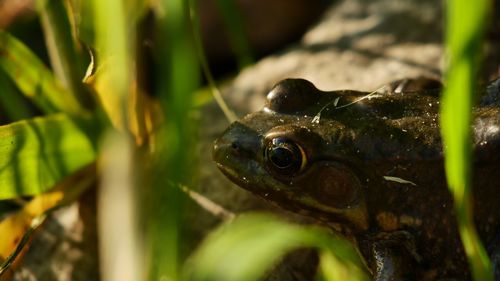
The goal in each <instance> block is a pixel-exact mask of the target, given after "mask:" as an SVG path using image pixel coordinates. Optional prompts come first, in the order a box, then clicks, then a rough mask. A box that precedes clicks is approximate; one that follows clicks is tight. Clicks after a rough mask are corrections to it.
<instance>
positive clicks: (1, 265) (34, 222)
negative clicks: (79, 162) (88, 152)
mask: <svg viewBox="0 0 500 281" xmlns="http://www.w3.org/2000/svg"><path fill="white" fill-rule="evenodd" d="M95 181H96V171H95V164H94V163H92V164H90V165H87V166H85V167H84V168H82V169H80V170H79V171H78V172H76V173H75V174H73V175H71V176H70V177H68V178H66V179H64V180H63V181H62V182H60V183H58V184H57V186H56V187H55V188H54V190H52V191H51V192H48V193H45V194H42V195H40V196H37V197H35V198H33V199H32V200H30V201H29V202H28V203H27V204H26V205H25V206H24V207H23V208H22V209H21V210H20V211H18V212H16V213H14V214H12V215H10V216H8V217H6V218H5V219H4V220H2V221H1V222H0V233H1V234H2V239H1V241H0V280H4V279H3V278H4V276H6V275H9V273H11V272H13V271H14V270H15V267H16V265H17V264H19V262H20V259H22V256H23V255H24V253H25V252H26V248H28V247H27V245H28V244H29V242H30V241H31V238H32V234H33V233H34V231H35V230H36V228H37V227H38V226H40V224H41V223H42V222H43V221H44V218H45V216H46V215H47V214H48V213H50V212H51V211H53V210H55V208H57V207H60V206H63V205H67V204H70V203H72V202H74V201H75V200H77V199H78V197H79V196H80V195H81V194H82V193H83V192H84V191H85V190H87V189H88V188H89V187H90V186H92V185H93V184H95ZM5 280H9V279H8V278H7V277H5Z"/></svg>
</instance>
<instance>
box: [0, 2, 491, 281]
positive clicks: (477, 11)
mask: <svg viewBox="0 0 500 281" xmlns="http://www.w3.org/2000/svg"><path fill="white" fill-rule="evenodd" d="M488 4H489V2H488V1H486V0H483V1H479V2H475V3H474V4H469V3H468V2H467V1H458V0H455V1H449V2H448V6H449V8H448V27H447V30H448V36H447V46H448V51H449V55H450V68H449V70H448V71H447V76H446V78H447V82H448V84H447V90H446V92H445V95H444V100H443V109H442V114H443V116H444V117H443V121H442V125H443V135H444V138H445V139H444V140H445V144H446V145H447V150H446V153H447V162H446V168H447V175H448V179H449V183H450V187H451V191H452V192H453V194H454V198H455V201H456V204H457V206H456V209H457V213H458V215H459V216H458V217H459V223H460V233H461V235H462V239H463V241H464V245H465V249H466V251H467V254H468V256H469V260H470V264H471V266H472V269H473V273H474V278H475V279H476V280H492V277H491V265H490V264H489V261H488V258H487V256H486V254H485V252H484V249H483V248H482V247H481V245H480V242H479V240H478V238H477V235H476V234H475V231H474V226H473V224H472V219H471V212H472V210H471V205H470V202H469V201H468V198H470V172H469V171H470V142H471V141H470V132H469V130H470V122H471V117H470V108H471V105H472V91H473V89H474V81H475V78H476V74H477V72H478V69H479V59H478V56H477V54H479V53H480V45H481V39H482V34H483V31H484V25H485V21H484V19H485V18H486V17H485V15H486V13H487V10H488V9H487V7H488ZM195 5H196V1H194V0H186V1H183V0H160V1H156V2H155V3H154V4H152V3H150V1H140V0H136V1H121V0H107V1H98V0H94V1H76V0H74V1H71V0H68V1H58V0H39V1H37V13H38V14H39V17H40V20H41V23H42V27H43V32H44V36H45V42H46V45H47V50H48V56H49V59H50V65H51V67H50V68H49V67H47V66H46V65H45V63H44V62H43V61H42V59H40V57H39V56H37V55H36V54H35V53H34V52H33V51H32V50H31V49H30V48H29V46H26V45H25V44H24V43H23V42H22V41H21V40H19V39H18V38H16V37H14V36H13V35H12V34H9V33H7V32H5V31H0V101H1V107H2V108H3V109H4V113H5V114H6V115H7V118H8V120H10V121H12V122H11V123H10V124H8V125H5V126H0V136H1V138H0V199H2V200H3V201H0V216H1V217H2V218H3V220H1V221H0V233H1V234H0V235H1V236H2V241H0V263H1V266H0V280H7V279H8V278H9V276H10V275H11V274H12V271H13V270H14V269H15V267H16V266H17V265H18V264H19V263H20V262H22V255H23V253H24V247H25V246H26V244H27V243H29V241H30V239H31V238H32V234H33V233H34V230H35V229H36V228H38V227H40V225H41V224H42V222H43V221H44V220H45V219H46V217H47V215H48V214H49V213H50V212H52V211H53V210H54V209H56V208H58V207H60V206H63V205H67V204H70V203H72V202H74V201H75V200H77V199H78V198H79V196H80V195H81V194H82V193H83V192H85V191H86V190H88V189H90V188H92V187H95V186H96V185H97V186H98V187H97V190H98V198H99V199H98V218H99V226H98V228H99V237H100V244H101V248H100V258H101V260H102V263H101V267H102V268H101V272H102V276H103V278H104V279H106V280H125V278H124V277H126V279H128V280H257V279H258V278H261V277H262V276H264V274H265V273H266V272H267V270H268V269H269V268H270V267H271V266H272V265H273V264H274V263H275V262H276V261H278V260H279V259H280V258H281V257H282V256H283V255H284V254H286V253H287V252H289V251H290V250H292V249H297V248H303V247H314V248H317V249H318V250H319V252H320V267H321V273H320V276H319V277H318V278H319V279H320V280H347V278H349V279H350V280H367V274H366V271H365V269H364V266H363V264H362V262H361V259H360V257H359V256H358V254H357V252H356V251H355V250H354V249H353V248H352V246H351V245H350V244H349V243H348V242H346V241H344V240H343V239H341V238H340V237H337V236H335V235H333V234H331V233H330V232H328V231H327V230H325V229H320V228H317V227H305V226H297V225H293V224H290V223H285V222H283V221H281V220H280V219H278V218H276V217H274V216H270V215H266V214H249V215H242V216H240V217H238V218H236V219H235V220H233V221H230V222H228V223H226V224H224V225H223V226H222V227H221V228H219V229H217V230H216V231H214V232H213V233H211V234H210V235H209V236H208V237H207V239H206V240H205V241H204V242H203V243H202V245H201V246H199V248H198V249H196V250H195V251H194V252H193V253H189V257H188V258H186V257H185V254H184V253H183V252H182V246H183V244H185V243H186V241H185V240H184V239H185V237H186V236H185V235H184V232H185V227H184V226H185V224H186V223H188V222H185V221H183V215H182V214H183V212H184V211H185V200H187V197H186V195H185V194H184V192H183V191H182V190H181V188H179V187H180V185H181V184H182V185H185V186H188V187H192V186H195V182H194V180H193V178H194V177H193V173H194V170H193V163H195V155H193V152H192V151H193V150H192V149H185V148H186V147H188V148H190V147H193V146H195V145H196V143H195V142H196V138H195V137H194V135H195V130H196V119H195V118H194V117H193V116H194V114H193V112H194V111H196V108H195V107H194V101H195V99H196V97H195V92H196V90H197V89H199V88H200V87H202V85H201V77H200V75H199V73H200V69H203V71H204V72H205V74H206V75H207V78H208V81H209V82H210V83H211V89H212V90H213V91H216V88H215V82H214V80H213V78H211V76H210V73H209V71H208V67H207V63H206V60H205V59H204V57H203V50H202V49H201V47H200V46H201V44H200V39H199V38H200V36H199V34H198V27H197V24H198V21H197V15H196V13H195V11H196V9H195V7H194V6H195ZM218 5H219V6H220V7H221V10H222V11H223V13H224V15H225V16H224V18H225V19H226V21H228V22H230V23H231V24H229V26H231V27H232V29H231V30H230V32H229V33H230V34H231V35H232V44H233V46H235V48H236V49H237V53H238V54H239V55H240V56H239V64H240V65H242V66H243V65H247V64H249V63H250V62H251V56H250V53H251V52H250V50H249V48H248V44H247V43H246V39H245V38H244V37H242V36H241V34H243V32H241V23H239V22H237V21H238V17H235V16H234V15H235V14H236V13H237V11H236V10H235V9H236V8H235V7H234V3H233V2H232V1H223V0H219V1H218ZM465 10H467V12H464V11H465ZM149 11H152V13H150V12H149ZM465 15H467V18H464V16H465ZM151 18H152V19H153V20H152V21H150V19H151ZM234 21H236V22H234ZM144 22H149V23H150V24H152V26H151V27H152V28H153V30H154V33H155V34H154V35H155V36H154V38H155V44H154V47H153V49H152V57H153V60H154V67H155V72H154V74H153V73H149V75H151V76H155V77H154V78H152V79H148V81H152V82H150V83H152V84H153V85H147V83H146V82H144V81H143V79H141V75H142V74H143V72H147V71H148V69H141V68H140V67H144V65H143V63H142V61H141V59H142V57H141V55H140V52H139V50H138V47H137V46H138V41H140V39H139V38H140V36H141V35H142V34H139V33H138V32H137V30H138V29H139V26H140V25H141V24H144ZM151 22H152V23H151ZM458 30H460V32H458ZM216 99H218V100H220V97H219V96H216ZM225 112H226V116H228V119H234V114H232V113H231V112H230V111H229V110H228V109H225ZM458 116H459V117H461V118H460V119H459V121H457V120H458V119H457V117H458ZM11 202H16V204H17V205H18V206H19V207H17V208H15V212H13V211H12V208H10V207H9V206H10V205H12V203H11ZM142 202H147V204H144V203H142ZM118 257H119V260H120V262H119V263H117V262H115V261H116V260H118ZM4 278H5V279H4Z"/></svg>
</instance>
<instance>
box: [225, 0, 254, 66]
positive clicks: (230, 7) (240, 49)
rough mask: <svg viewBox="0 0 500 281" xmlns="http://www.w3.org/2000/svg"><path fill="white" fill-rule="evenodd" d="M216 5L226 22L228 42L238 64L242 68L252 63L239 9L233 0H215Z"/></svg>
mask: <svg viewBox="0 0 500 281" xmlns="http://www.w3.org/2000/svg"><path fill="white" fill-rule="evenodd" d="M217 6H218V8H219V11H220V12H221V14H222V17H223V19H224V22H225V24H226V30H227V31H228V36H229V42H230V44H231V47H232V48H233V50H234V52H235V53H236V57H237V60H238V66H239V68H240V69H243V68H244V67H245V66H248V65H250V64H252V63H253V56H252V51H251V49H250V42H249V41H248V38H247V36H246V32H245V29H244V26H243V21H242V15H241V11H240V10H239V9H238V7H237V6H236V1H234V0H217Z"/></svg>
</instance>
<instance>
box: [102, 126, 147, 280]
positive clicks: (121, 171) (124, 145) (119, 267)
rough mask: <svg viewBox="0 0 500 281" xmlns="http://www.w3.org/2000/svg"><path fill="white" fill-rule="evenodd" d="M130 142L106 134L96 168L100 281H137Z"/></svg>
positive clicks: (138, 263)
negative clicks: (99, 172) (97, 175)
mask: <svg viewBox="0 0 500 281" xmlns="http://www.w3.org/2000/svg"><path fill="white" fill-rule="evenodd" d="M132 145H133V142H132V141H131V140H130V137H129V136H128V135H126V134H122V133H118V132H116V131H114V132H113V131H111V132H108V134H107V135H106V136H105V138H104V141H103V151H104V154H103V156H102V157H101V159H100V162H99V166H100V167H99V168H100V171H101V174H102V180H101V184H100V188H99V193H98V210H99V212H98V223H99V227H98V231H99V241H100V243H99V253H100V264H101V269H102V270H101V277H102V280H104V281H110V280H119V281H127V280H130V281H140V280H142V277H143V272H142V266H143V263H142V262H141V261H143V260H144V259H143V258H141V257H140V248H141V247H140V246H141V245H139V238H138V235H137V232H138V230H137V225H138V223H137V214H138V213H137V211H136V210H137V207H136V203H137V202H136V201H135V198H136V197H137V194H136V190H134V182H135V181H134V180H135V179H134V175H133V171H132V169H133V149H132V148H133V146H132Z"/></svg>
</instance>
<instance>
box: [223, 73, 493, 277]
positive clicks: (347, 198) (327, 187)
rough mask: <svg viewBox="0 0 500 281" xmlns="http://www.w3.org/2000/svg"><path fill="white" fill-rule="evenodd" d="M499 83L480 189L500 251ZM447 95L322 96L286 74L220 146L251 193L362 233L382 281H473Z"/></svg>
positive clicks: (482, 154)
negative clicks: (444, 120) (454, 189)
mask: <svg viewBox="0 0 500 281" xmlns="http://www.w3.org/2000/svg"><path fill="white" fill-rule="evenodd" d="M497 84H498V83H497ZM489 90H490V91H489V93H488V94H487V97H485V98H484V99H483V102H482V105H481V106H480V107H477V108H476V109H475V110H474V116H475V123H474V136H475V138H474V145H475V154H474V177H473V178H474V181H473V194H474V206H475V209H474V214H475V223H476V226H477V230H478V233H479V235H480V237H481V239H482V241H483V242H484V243H485V245H487V246H488V247H489V249H490V250H491V251H490V252H493V253H492V254H493V255H497V254H498V253H496V252H497V251H500V248H499V247H497V245H496V244H495V243H497V242H495V241H496V240H497V239H496V238H497V236H499V235H498V232H499V230H500V228H499V226H500V223H499V222H500V208H498V203H497V202H498V200H499V199H498V198H499V196H498V191H497V188H499V187H500V177H499V175H498V168H499V167H500V157H499V153H500V131H499V129H500V104H499V102H498V100H499V97H500V94H499V92H498V85H494V87H493V86H492V87H490V89H489ZM438 94H439V90H434V91H432V90H428V91H418V92H403V93H401V92H394V91H386V92H383V93H372V94H370V93H364V92H356V91H334V92H322V91H319V90H317V89H316V88H315V87H314V85H312V84H311V83H310V82H308V81H306V80H301V79H288V80H284V81H282V82H281V83H279V84H278V85H277V86H276V87H275V88H274V89H273V90H272V91H271V92H270V94H269V95H268V100H267V104H266V106H265V107H264V109H263V110H261V111H259V112H256V113H253V114H250V115H248V116H246V117H245V118H244V119H243V120H241V121H239V122H235V123H234V124H232V125H231V127H229V128H228V129H227V131H226V132H225V133H224V135H223V136H222V137H221V138H220V139H218V140H217V141H216V144H215V148H214V159H215V161H216V162H217V164H218V166H219V168H220V169H221V170H222V171H223V172H224V173H225V174H226V175H227V176H228V177H229V178H230V179H231V180H233V181H234V182H235V183H237V184H238V185H240V186H242V187H243V188H246V189H248V190H250V191H252V192H253V193H255V194H257V195H259V196H261V197H263V198H265V199H267V200H270V201H272V202H274V203H277V204H278V205H280V206H282V207H283V208H285V209H289V210H291V211H294V212H297V213H301V214H304V215H306V216H310V217H313V218H317V219H319V220H321V221H323V222H325V223H327V224H329V225H330V226H331V227H332V228H334V229H335V230H337V231H340V232H342V233H344V234H345V235H346V236H347V237H349V238H352V239H353V241H355V242H356V243H357V245H358V247H359V249H360V252H361V253H362V254H363V256H364V257H365V259H366V261H367V264H368V265H369V267H370V269H371V270H372V274H373V277H374V279H375V280H407V279H413V278H414V279H421V278H425V279H434V278H437V279H439V278H458V279H468V278H470V274H469V271H468V265H467V262H466V259H465V255H464V253H463V247H462V246H461V242H460V238H459V235H458V230H457V224H456V218H455V216H454V209H453V201H452V197H451V195H450V193H449V192H448V189H447V187H446V179H445V176H444V168H443V152H442V144H441V137H440V132H439V126H438V122H439V120H438V109H439V99H438ZM367 95H368V96H367ZM363 97H364V98H363Z"/></svg>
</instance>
